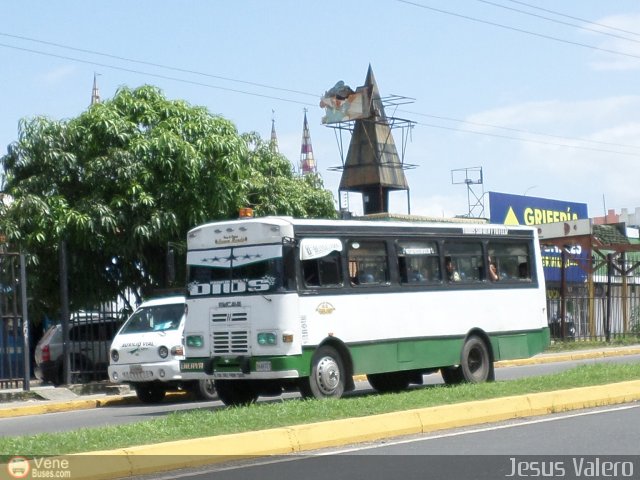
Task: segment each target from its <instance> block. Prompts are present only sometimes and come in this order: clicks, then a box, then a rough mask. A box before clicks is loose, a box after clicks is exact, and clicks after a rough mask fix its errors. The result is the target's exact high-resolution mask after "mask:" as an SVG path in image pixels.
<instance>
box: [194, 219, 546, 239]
mask: <svg viewBox="0 0 640 480" xmlns="http://www.w3.org/2000/svg"><path fill="white" fill-rule="evenodd" d="M424 218H425V217H416V219H415V220H412V219H411V216H405V217H403V218H402V219H400V220H397V219H395V218H392V217H389V219H388V220H380V219H367V218H364V217H360V218H357V219H349V220H329V219H301V218H293V217H286V216H267V217H255V218H243V219H238V220H224V221H219V222H211V223H207V224H203V225H200V226H198V227H195V228H193V229H191V230H190V231H189V234H192V233H193V232H196V231H199V230H202V229H210V228H222V227H223V226H225V227H226V226H228V227H233V226H239V225H242V224H246V223H254V224H266V225H273V226H280V227H282V228H287V227H288V228H293V229H294V230H296V231H311V230H320V229H321V230H324V231H327V232H329V231H331V230H332V229H335V230H336V232H338V231H343V230H349V229H366V230H372V229H376V230H387V229H392V228H396V229H401V230H403V229H406V230H411V229H414V230H415V229H420V227H428V228H429V229H434V230H438V229H441V230H442V231H443V233H446V232H451V233H453V232H454V231H458V232H461V233H462V232H464V233H466V234H474V233H476V234H479V235H482V234H484V235H491V234H495V235H505V234H507V233H508V232H514V233H515V232H516V231H520V232H522V233H523V234H524V233H525V232H526V233H529V232H532V231H536V229H535V227H530V226H522V225H502V224H491V223H486V222H482V221H478V222H476V223H474V222H469V221H468V219H465V220H467V221H466V222H461V221H460V222H457V221H456V220H461V219H449V220H451V221H433V220H431V219H429V220H423V219H424Z"/></svg>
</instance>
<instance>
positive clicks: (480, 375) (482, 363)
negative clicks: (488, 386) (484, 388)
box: [460, 335, 493, 383]
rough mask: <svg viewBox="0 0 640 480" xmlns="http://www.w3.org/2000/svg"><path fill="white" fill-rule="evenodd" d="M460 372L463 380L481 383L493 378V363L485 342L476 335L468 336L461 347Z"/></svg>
mask: <svg viewBox="0 0 640 480" xmlns="http://www.w3.org/2000/svg"><path fill="white" fill-rule="evenodd" d="M460 357H461V358H460V360H461V363H460V373H461V374H462V377H463V379H464V381H465V382H468V383H481V382H486V381H488V380H492V379H493V364H492V363H491V355H490V354H489V348H488V347H487V344H486V343H485V342H484V340H482V339H481V338H480V337H478V336H476V335H472V336H470V337H469V338H468V339H467V341H466V342H464V345H463V347H462V354H461V356H460Z"/></svg>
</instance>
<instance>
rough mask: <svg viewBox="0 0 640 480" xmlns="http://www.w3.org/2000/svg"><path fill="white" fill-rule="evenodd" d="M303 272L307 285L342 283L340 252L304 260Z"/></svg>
mask: <svg viewBox="0 0 640 480" xmlns="http://www.w3.org/2000/svg"><path fill="white" fill-rule="evenodd" d="M301 263H302V274H303V277H304V278H303V279H304V284H305V286H307V287H335V286H339V285H341V284H342V281H341V279H342V271H341V268H340V253H339V252H335V251H334V252H331V253H330V254H328V255H326V256H324V257H321V258H314V259H311V260H302V262H301Z"/></svg>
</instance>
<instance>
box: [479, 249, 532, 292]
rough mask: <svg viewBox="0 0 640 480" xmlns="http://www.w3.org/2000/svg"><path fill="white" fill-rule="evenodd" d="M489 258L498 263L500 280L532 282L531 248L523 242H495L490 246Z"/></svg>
mask: <svg viewBox="0 0 640 480" xmlns="http://www.w3.org/2000/svg"><path fill="white" fill-rule="evenodd" d="M488 253H489V258H491V259H493V260H494V261H495V263H496V266H497V269H498V272H499V274H500V280H505V281H512V282H513V281H518V280H530V279H531V273H530V271H529V248H528V245H527V243H526V242H522V241H511V242H508V241H494V242H489V245H488Z"/></svg>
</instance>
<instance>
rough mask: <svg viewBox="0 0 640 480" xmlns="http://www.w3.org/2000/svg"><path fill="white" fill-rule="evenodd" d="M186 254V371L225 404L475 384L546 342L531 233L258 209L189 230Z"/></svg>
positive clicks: (535, 246)
mask: <svg viewBox="0 0 640 480" xmlns="http://www.w3.org/2000/svg"><path fill="white" fill-rule="evenodd" d="M187 250H188V251H187V267H188V285H187V300H186V302H187V308H188V313H187V321H186V326H185V333H184V335H185V337H184V340H185V353H186V358H185V360H184V361H183V362H182V369H183V371H185V372H186V371H192V372H193V371H205V372H206V373H207V374H208V375H213V376H214V378H215V381H216V388H217V391H218V395H219V397H220V399H221V400H222V401H223V402H224V403H225V404H228V405H234V404H244V403H249V402H253V401H255V400H256V399H257V397H258V396H260V395H274V394H280V393H281V392H283V391H289V390H299V391H300V392H301V393H302V395H303V396H308V397H316V398H324V397H340V396H342V394H343V393H344V392H345V391H349V390H351V389H353V388H354V380H353V377H354V375H362V374H364V375H366V376H367V380H368V381H369V383H370V384H371V386H372V387H373V388H374V389H376V390H378V391H381V392H386V391H399V390H402V389H405V388H407V387H408V386H409V384H412V383H415V384H420V383H422V381H423V375H424V374H428V373H433V372H437V371H440V372H441V373H442V376H443V378H444V380H445V382H446V383H458V382H483V381H488V380H492V379H493V378H494V370H493V362H495V361H497V360H503V359H514V358H524V357H529V356H532V355H535V354H537V353H539V352H541V351H543V350H544V349H545V348H546V346H547V345H548V343H549V328H548V324H547V315H546V312H545V309H546V301H545V286H544V277H543V272H542V265H541V260H540V248H539V243H538V239H537V232H536V230H535V229H533V228H529V227H519V226H518V227H512V226H505V225H490V224H475V223H474V224H467V223H421V222H420V223H418V222H410V221H362V220H299V219H293V218H289V217H264V218H251V219H241V220H233V221H225V222H215V223H209V224H206V225H202V226H199V227H197V228H194V229H193V230H191V231H190V232H189V234H188V239H187ZM490 272H493V274H490ZM496 273H497V275H495V274H496Z"/></svg>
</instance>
